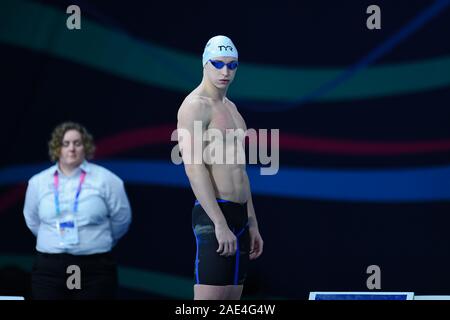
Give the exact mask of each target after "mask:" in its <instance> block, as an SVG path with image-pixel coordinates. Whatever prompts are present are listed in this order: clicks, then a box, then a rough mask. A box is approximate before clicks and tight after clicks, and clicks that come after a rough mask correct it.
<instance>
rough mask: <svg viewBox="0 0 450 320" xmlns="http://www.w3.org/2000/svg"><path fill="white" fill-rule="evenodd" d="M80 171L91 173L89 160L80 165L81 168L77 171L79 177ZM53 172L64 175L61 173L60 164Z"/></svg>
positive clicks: (56, 165)
mask: <svg viewBox="0 0 450 320" xmlns="http://www.w3.org/2000/svg"><path fill="white" fill-rule="evenodd" d="M80 170H82V171H84V172H86V173H89V172H90V171H91V166H90V163H89V162H88V161H87V160H84V161H83V162H82V163H81V164H80V166H79V167H78V168H77V171H76V173H75V175H78V173H79V171H80ZM52 172H53V173H56V172H58V174H59V175H64V174H63V172H62V171H61V169H60V168H59V165H58V163H56V164H55V165H54V166H53V169H52Z"/></svg>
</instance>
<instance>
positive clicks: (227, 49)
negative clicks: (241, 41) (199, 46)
mask: <svg viewBox="0 0 450 320" xmlns="http://www.w3.org/2000/svg"><path fill="white" fill-rule="evenodd" d="M216 57H233V58H236V59H237V58H238V52H237V49H236V47H235V46H234V44H233V41H231V39H230V38H228V37H226V36H215V37H212V38H211V39H209V40H208V43H207V44H206V46H205V51H203V66H205V64H206V63H207V62H208V61H209V59H212V58H216Z"/></svg>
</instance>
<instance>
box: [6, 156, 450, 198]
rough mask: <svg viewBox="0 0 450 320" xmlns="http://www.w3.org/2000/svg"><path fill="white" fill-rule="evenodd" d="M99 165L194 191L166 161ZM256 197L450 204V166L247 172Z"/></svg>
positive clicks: (22, 172)
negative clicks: (449, 202)
mask: <svg viewBox="0 0 450 320" xmlns="http://www.w3.org/2000/svg"><path fill="white" fill-rule="evenodd" d="M97 163H98V164H100V165H102V166H104V167H106V168H108V169H110V170H111V171H113V172H115V173H116V174H117V175H119V176H120V177H121V178H122V179H123V180H124V181H125V182H127V183H132V184H143V185H157V186H169V187H182V188H190V185H189V181H188V179H187V177H186V175H185V172H184V168H183V166H181V165H174V164H172V163H170V162H163V161H151V160H149V161H135V160H117V161H115V160H114V161H113V160H111V161H100V162H97ZM46 167H49V164H39V165H23V166H12V167H8V168H4V169H1V170H0V186H6V185H10V184H14V183H19V182H24V181H27V180H28V179H29V178H30V177H31V176H32V175H33V174H35V173H37V172H39V171H40V170H43V169H44V168H46ZM247 173H248V175H249V178H250V181H251V185H252V193H253V194H255V195H267V196H274V197H287V198H306V199H318V200H336V201H356V202H427V201H446V200H450V166H441V167H432V168H416V169H391V170H325V169H301V168H289V167H281V168H280V170H279V171H278V173H277V174H276V175H274V176H261V175H260V168H259V167H255V166H249V167H248V168H247Z"/></svg>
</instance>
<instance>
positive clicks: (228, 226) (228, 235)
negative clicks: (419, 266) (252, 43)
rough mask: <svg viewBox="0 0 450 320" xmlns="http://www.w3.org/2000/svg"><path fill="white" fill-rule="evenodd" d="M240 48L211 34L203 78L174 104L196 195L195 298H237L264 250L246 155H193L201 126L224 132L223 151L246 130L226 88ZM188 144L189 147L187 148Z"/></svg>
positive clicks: (231, 151)
mask: <svg viewBox="0 0 450 320" xmlns="http://www.w3.org/2000/svg"><path fill="white" fill-rule="evenodd" d="M238 64H239V63H238V52H237V49H236V47H235V45H234V44H233V42H232V41H231V39H229V38H228V37H225V36H215V37H213V38H211V39H210V40H209V41H208V42H207V44H206V46H205V49H204V52H203V79H202V81H201V83H200V85H199V86H198V87H197V88H195V89H194V90H193V91H192V92H191V93H190V94H189V95H188V96H187V97H186V98H185V99H184V101H183V103H182V104H181V106H180V109H179V110H178V124H177V128H178V129H179V130H180V129H183V130H187V131H188V132H189V133H190V136H191V137H192V139H190V140H188V139H179V142H178V143H179V147H180V150H181V153H182V157H183V162H184V168H185V171H186V174H187V176H188V178H189V182H190V184H191V187H192V191H193V192H194V194H195V196H196V198H197V200H196V201H195V204H194V207H193V209H192V228H193V230H194V235H195V238H196V244H197V252H196V258H195V285H194V299H195V300H206V299H208V300H209V299H211V300H212V299H213V300H238V299H240V298H241V295H242V290H243V284H244V281H245V278H246V275H247V269H248V262H249V260H253V259H256V258H258V257H259V256H260V255H261V254H262V251H263V240H262V238H261V235H260V233H259V229H258V222H257V220H256V215H255V209H254V207H253V202H252V197H251V191H250V183H249V179H248V176H247V172H246V169H245V161H244V162H243V163H241V162H239V161H233V162H232V163H228V162H229V161H224V162H222V163H212V164H208V163H206V162H205V161H201V163H198V162H195V161H193V157H192V152H191V151H193V150H195V145H201V146H202V150H201V153H200V154H201V157H202V158H203V150H204V149H205V148H206V147H207V146H206V143H205V142H203V140H204V139H203V135H198V134H197V135H195V134H194V126H195V124H201V129H202V132H205V131H208V130H210V129H214V130H216V132H217V130H219V131H220V132H221V133H223V135H222V136H223V137H224V138H223V149H224V154H234V155H235V154H236V150H235V149H236V140H234V139H233V140H232V141H229V139H225V137H226V134H227V132H228V131H229V130H238V129H240V130H243V131H244V132H245V131H246V130H247V127H246V124H245V121H244V119H243V118H242V116H241V115H240V114H239V112H238V110H237V108H236V105H235V104H234V103H233V102H231V101H230V100H229V99H228V98H227V97H226V94H227V90H228V87H229V86H230V84H231V82H232V81H233V79H234V76H235V75H236V70H237V67H238ZM187 150H189V152H187Z"/></svg>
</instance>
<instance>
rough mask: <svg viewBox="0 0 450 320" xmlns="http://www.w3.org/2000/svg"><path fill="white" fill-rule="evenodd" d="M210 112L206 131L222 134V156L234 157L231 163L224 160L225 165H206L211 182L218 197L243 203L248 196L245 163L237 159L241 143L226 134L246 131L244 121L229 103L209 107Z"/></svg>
mask: <svg viewBox="0 0 450 320" xmlns="http://www.w3.org/2000/svg"><path fill="white" fill-rule="evenodd" d="M211 111H212V113H211V121H210V123H209V125H208V129H216V130H219V131H220V132H221V133H222V137H223V141H222V142H223V146H224V156H225V157H226V156H227V155H229V154H233V155H234V156H233V160H232V161H231V163H230V162H229V159H225V158H224V160H225V161H226V164H210V165H207V168H208V170H209V172H210V175H211V180H212V182H213V185H214V187H215V189H216V193H217V195H218V196H220V197H222V198H226V199H233V200H234V201H238V202H244V201H246V198H247V196H248V195H247V194H246V180H245V177H244V174H245V163H242V162H239V161H238V157H237V148H238V147H239V146H238V144H239V143H242V141H241V142H239V141H238V139H236V137H235V136H234V137H233V138H232V139H229V137H230V136H229V135H227V133H230V132H233V131H235V130H238V129H240V130H242V132H245V130H246V129H247V127H246V125H245V121H244V119H243V118H242V116H241V115H240V114H239V112H238V111H237V109H236V107H235V106H234V105H232V104H231V102H227V103H224V104H213V105H211ZM230 151H231V152H230Z"/></svg>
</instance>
